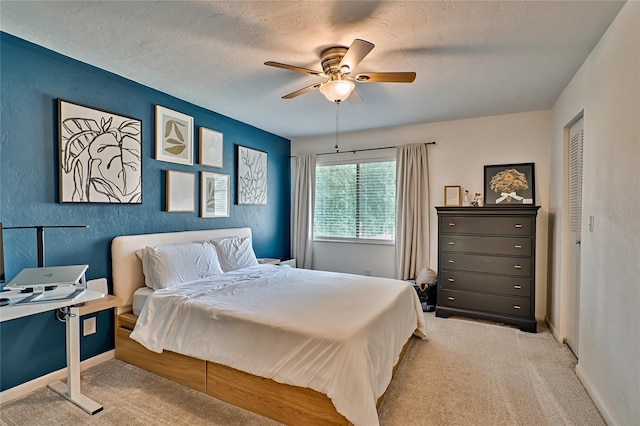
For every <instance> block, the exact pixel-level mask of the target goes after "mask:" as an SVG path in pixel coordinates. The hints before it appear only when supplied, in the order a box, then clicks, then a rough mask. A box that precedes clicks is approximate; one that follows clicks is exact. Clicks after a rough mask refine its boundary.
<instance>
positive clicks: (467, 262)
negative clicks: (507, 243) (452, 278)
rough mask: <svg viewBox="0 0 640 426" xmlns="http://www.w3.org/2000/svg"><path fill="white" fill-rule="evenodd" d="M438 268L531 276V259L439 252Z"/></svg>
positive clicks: (442, 269)
mask: <svg viewBox="0 0 640 426" xmlns="http://www.w3.org/2000/svg"><path fill="white" fill-rule="evenodd" d="M440 256H441V259H440V270H441V271H445V270H449V271H470V272H486V273H489V274H504V275H517V276H520V277H530V276H531V269H532V268H531V263H532V259H531V258H530V257H529V258H525V257H522V258H518V257H506V256H480V255H472V254H457V253H447V252H441V253H440Z"/></svg>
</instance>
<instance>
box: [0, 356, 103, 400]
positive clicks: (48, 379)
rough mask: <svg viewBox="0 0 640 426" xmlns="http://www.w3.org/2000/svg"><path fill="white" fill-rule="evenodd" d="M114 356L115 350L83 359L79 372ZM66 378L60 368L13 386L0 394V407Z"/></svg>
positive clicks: (65, 373)
mask: <svg viewBox="0 0 640 426" xmlns="http://www.w3.org/2000/svg"><path fill="white" fill-rule="evenodd" d="M115 354H116V351H115V349H112V350H110V351H107V352H103V353H101V354H100V355H96V356H94V357H91V358H89V359H85V360H84V361H82V362H81V363H80V371H84V370H86V369H88V368H91V367H94V366H96V365H98V364H100V363H103V362H105V361H108V360H110V359H113V358H115ZM66 378H67V368H66V367H65V368H61V369H60V370H57V371H53V372H51V373H49V374H45V375H44V376H40V377H38V378H36V379H33V380H30V381H28V382H26V383H23V384H21V385H18V386H14V387H12V388H9V389H7V390H4V391H2V392H0V405H1V404H6V403H8V402H11V401H14V400H16V399H18V398H21V397H23V396H25V395H27V394H30V393H31V392H33V391H36V390H38V389H40V388H43V387H45V386H47V385H48V384H49V383H53V382H55V381H58V380H63V379H66Z"/></svg>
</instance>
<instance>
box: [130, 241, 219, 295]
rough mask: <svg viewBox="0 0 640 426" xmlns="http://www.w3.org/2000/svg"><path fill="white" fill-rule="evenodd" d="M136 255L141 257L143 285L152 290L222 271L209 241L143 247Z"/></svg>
mask: <svg viewBox="0 0 640 426" xmlns="http://www.w3.org/2000/svg"><path fill="white" fill-rule="evenodd" d="M136 255H137V256H138V257H139V258H140V259H141V260H142V272H143V273H144V279H145V284H146V285H147V287H151V288H153V289H154V290H159V289H162V288H169V287H174V286H177V285H179V284H183V283H186V282H189V281H195V280H199V279H202V278H206V277H210V276H212V275H216V274H222V273H223V271H222V268H221V267H220V263H219V262H218V256H217V254H216V249H215V248H214V247H213V245H211V243H209V242H197V243H183V244H171V245H164V246H156V247H146V248H144V249H140V250H138V251H136Z"/></svg>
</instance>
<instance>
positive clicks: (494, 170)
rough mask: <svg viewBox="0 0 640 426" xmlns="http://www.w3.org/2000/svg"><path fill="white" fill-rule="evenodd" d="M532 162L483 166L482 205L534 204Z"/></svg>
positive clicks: (533, 170) (533, 171) (533, 169)
mask: <svg viewBox="0 0 640 426" xmlns="http://www.w3.org/2000/svg"><path fill="white" fill-rule="evenodd" d="M534 167H535V165H534V163H517V164H497V165H489V166H484V196H485V199H484V205H485V206H487V205H490V206H491V205H501V206H513V205H518V204H527V205H531V204H535V194H536V192H535V168H534Z"/></svg>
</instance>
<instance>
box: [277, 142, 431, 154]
mask: <svg viewBox="0 0 640 426" xmlns="http://www.w3.org/2000/svg"><path fill="white" fill-rule="evenodd" d="M424 144H425V145H435V144H436V141H432V142H425V143H424ZM392 148H397V146H381V147H378V148H364V149H350V150H347V151H336V152H321V153H320V154H316V155H332V154H346V153H347V152H352V153H354V154H355V153H356V152H363V151H378V150H380V149H392ZM296 157H297V155H290V156H289V158H296Z"/></svg>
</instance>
